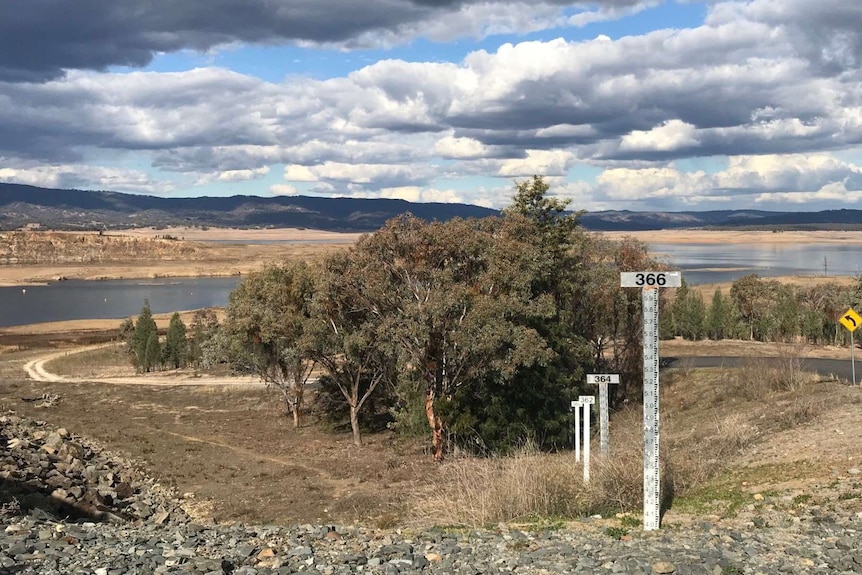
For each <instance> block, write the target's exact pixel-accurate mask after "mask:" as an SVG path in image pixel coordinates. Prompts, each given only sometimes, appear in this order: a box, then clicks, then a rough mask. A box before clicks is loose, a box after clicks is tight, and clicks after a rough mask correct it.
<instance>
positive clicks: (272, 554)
mask: <svg viewBox="0 0 862 575" xmlns="http://www.w3.org/2000/svg"><path fill="white" fill-rule="evenodd" d="M270 557H275V551H273V550H272V548H271V547H267V548H266V549H264V550H263V551H261V552H260V553H258V554H257V560H258V561H263V560H264V559H268V558H270Z"/></svg>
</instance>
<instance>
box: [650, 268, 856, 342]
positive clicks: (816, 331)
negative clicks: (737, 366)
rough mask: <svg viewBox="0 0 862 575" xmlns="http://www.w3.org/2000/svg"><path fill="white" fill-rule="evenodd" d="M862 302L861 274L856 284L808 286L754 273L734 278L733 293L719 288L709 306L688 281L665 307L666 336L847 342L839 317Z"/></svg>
mask: <svg viewBox="0 0 862 575" xmlns="http://www.w3.org/2000/svg"><path fill="white" fill-rule="evenodd" d="M860 304H862V276H860V277H859V278H857V280H856V283H855V285H852V286H842V285H839V284H838V283H836V282H826V283H821V284H818V285H814V286H809V287H803V286H800V285H795V284H785V283H781V282H779V281H777V280H769V279H763V278H761V277H759V276H757V275H754V274H751V275H747V276H744V277H742V278H739V279H738V280H736V281H734V282H733V283H732V285H731V287H730V296H729V297H726V296H725V295H724V294H723V293H722V291H721V290H720V289H716V290H715V293H714V295H713V297H712V302H711V303H710V305H709V306H707V305H706V304H705V303H704V300H703V297H702V296H701V294H700V293H698V292H696V291H694V290H691V289H690V288H689V287H688V286H686V285H685V284H683V287H681V288H680V289H678V290H676V296H675V298H674V301H673V303H672V305H671V306H667V307H666V308H665V309H664V310H663V311H662V318H661V331H662V335H663V336H664V337H666V338H667V337H673V336H681V337H683V338H685V339H690V340H698V339H706V338H708V339H713V340H720V339H749V340H757V341H779V342H795V341H805V342H808V343H812V344H831V345H844V344H846V343H847V338H848V337H849V336H848V332H847V331H846V330H844V329H843V328H841V326H840V324H839V323H838V318H839V317H840V316H841V314H842V313H843V312H844V311H845V310H847V309H848V308H850V307H854V308H859V306H860Z"/></svg>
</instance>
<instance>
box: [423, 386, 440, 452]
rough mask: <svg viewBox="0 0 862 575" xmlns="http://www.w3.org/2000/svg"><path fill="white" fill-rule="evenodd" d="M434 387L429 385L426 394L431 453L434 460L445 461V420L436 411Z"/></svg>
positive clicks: (426, 414)
mask: <svg viewBox="0 0 862 575" xmlns="http://www.w3.org/2000/svg"><path fill="white" fill-rule="evenodd" d="M434 397H435V393H434V388H433V387H429V388H428V393H426V394H425V416H426V417H427V418H428V425H429V426H430V427H431V453H432V455H433V457H434V461H443V421H442V420H441V419H440V417H438V416H437V414H436V413H435V412H434Z"/></svg>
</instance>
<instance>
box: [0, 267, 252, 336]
mask: <svg viewBox="0 0 862 575" xmlns="http://www.w3.org/2000/svg"><path fill="white" fill-rule="evenodd" d="M238 282H239V278H238V277H216V278H166V279H158V280H140V279H138V280H99V281H85V280H67V281H61V282H52V283H50V284H48V285H36V286H24V287H0V327H8V326H13V325H25V324H29V323H41V322H46V321H63V320H69V319H112V318H113V319H117V325H118V326H119V322H120V320H121V319H122V318H126V317H129V316H131V315H136V314H137V313H138V312H139V311H140V310H141V306H143V305H144V300H145V299H147V300H149V302H150V309H151V310H152V311H153V313H170V312H174V311H183V310H190V309H199V308H202V307H221V306H225V305H227V301H228V296H229V295H230V292H231V291H233V289H234V288H235V287H236V285H237V283H238Z"/></svg>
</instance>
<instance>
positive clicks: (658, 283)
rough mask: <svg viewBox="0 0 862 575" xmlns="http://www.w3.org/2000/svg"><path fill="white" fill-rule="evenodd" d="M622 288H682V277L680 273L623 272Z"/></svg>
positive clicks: (621, 277)
mask: <svg viewBox="0 0 862 575" xmlns="http://www.w3.org/2000/svg"><path fill="white" fill-rule="evenodd" d="M620 285H621V287H639V288H644V287H647V288H648V287H680V286H681V285H682V275H681V274H680V273H679V272H622V273H621V274H620Z"/></svg>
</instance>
